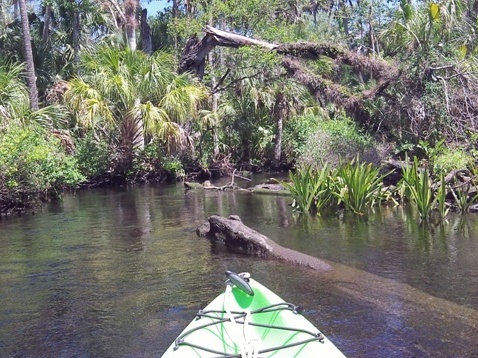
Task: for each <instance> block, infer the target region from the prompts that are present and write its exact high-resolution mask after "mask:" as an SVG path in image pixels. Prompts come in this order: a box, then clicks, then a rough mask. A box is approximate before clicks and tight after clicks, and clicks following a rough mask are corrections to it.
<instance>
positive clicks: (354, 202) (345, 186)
mask: <svg viewBox="0 0 478 358" xmlns="http://www.w3.org/2000/svg"><path fill="white" fill-rule="evenodd" d="M390 173H391V172H388V173H386V174H383V175H380V168H377V167H374V166H373V165H372V164H371V163H369V164H366V163H361V162H360V161H359V158H358V157H356V158H355V159H354V160H352V161H350V162H347V163H343V162H342V161H341V162H340V164H339V168H338V169H337V172H336V175H335V178H334V184H335V190H334V195H335V196H336V197H337V199H338V203H339V204H341V203H343V204H344V206H345V209H346V210H351V211H353V212H354V213H356V214H363V211H364V208H365V207H366V206H374V205H375V204H376V203H380V202H381V200H382V199H383V198H384V196H383V195H382V193H383V192H382V186H383V178H384V177H385V176H387V175H388V174H390Z"/></svg>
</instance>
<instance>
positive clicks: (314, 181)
mask: <svg viewBox="0 0 478 358" xmlns="http://www.w3.org/2000/svg"><path fill="white" fill-rule="evenodd" d="M331 171H332V169H331V166H330V165H329V164H328V163H323V164H322V166H321V168H320V169H314V168H313V167H312V165H307V166H304V167H302V168H298V169H297V170H296V172H289V179H290V182H284V181H281V184H282V185H283V186H284V187H286V188H287V189H288V190H289V191H290V192H291V194H292V197H293V198H294V201H293V203H292V207H293V208H294V209H295V210H298V211H303V212H319V211H320V210H321V209H322V208H323V207H325V206H326V205H328V204H329V202H330V199H331V198H332V193H331V191H330V189H329V186H330V174H331Z"/></svg>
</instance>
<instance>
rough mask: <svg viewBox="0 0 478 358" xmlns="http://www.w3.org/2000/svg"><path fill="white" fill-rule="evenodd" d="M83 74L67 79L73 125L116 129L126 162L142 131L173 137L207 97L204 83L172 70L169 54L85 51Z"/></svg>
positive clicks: (168, 139) (141, 143) (141, 139)
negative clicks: (152, 54)
mask: <svg viewBox="0 0 478 358" xmlns="http://www.w3.org/2000/svg"><path fill="white" fill-rule="evenodd" d="M82 73H83V74H82V75H81V76H78V77H76V78H75V79H73V80H72V81H70V89H69V90H68V92H67V93H66V97H65V98H66V102H67V104H69V105H70V107H71V109H72V110H73V112H74V117H75V119H76V122H77V125H78V126H79V127H81V128H84V129H86V130H102V131H106V132H108V133H119V140H118V141H117V145H118V146H119V147H120V149H121V152H122V153H123V158H122V159H123V164H124V165H125V166H126V167H128V166H130V165H131V160H132V158H133V156H134V155H135V153H136V151H137V150H139V149H141V148H142V147H143V146H144V143H145V139H144V138H145V135H149V136H152V137H156V138H159V139H160V140H162V141H163V142H164V143H165V144H167V145H171V144H172V143H174V142H176V141H177V140H178V138H179V137H180V134H181V131H182V129H181V126H180V125H181V124H182V123H184V122H185V121H188V120H193V119H194V118H195V117H196V115H197V111H198V106H199V104H200V103H201V102H202V101H203V100H205V99H206V98H207V92H206V90H205V88H204V87H203V86H201V85H200V84H199V83H197V82H195V81H194V80H192V79H191V78H190V77H189V76H188V75H187V74H183V75H178V74H176V73H175V72H174V71H173V70H172V63H171V57H170V56H168V55H166V54H164V53H158V54H155V55H154V56H147V55H145V54H143V53H141V52H139V51H130V50H118V49H112V48H101V49H99V50H98V51H95V52H94V53H90V54H88V55H86V56H84V58H83V61H82Z"/></svg>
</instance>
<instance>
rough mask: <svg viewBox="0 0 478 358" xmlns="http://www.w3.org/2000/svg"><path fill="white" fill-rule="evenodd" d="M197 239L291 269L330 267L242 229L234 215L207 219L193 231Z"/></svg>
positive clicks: (314, 258)
mask: <svg viewBox="0 0 478 358" xmlns="http://www.w3.org/2000/svg"><path fill="white" fill-rule="evenodd" d="M197 233H198V235H199V236H204V237H207V238H208V239H210V240H212V241H214V242H219V243H221V244H224V245H225V246H226V247H228V248H229V249H232V250H235V251H240V252H245V253H248V254H251V255H254V256H259V257H264V258H271V259H278V260H283V261H286V262H289V263H292V264H294V265H298V266H303V267H308V268H312V269H314V270H318V271H329V270H331V269H332V267H331V266H330V265H329V264H328V263H326V262H324V261H322V260H320V259H318V258H316V257H313V256H309V255H306V254H303V253H301V252H298V251H295V250H291V249H288V248H286V247H282V246H280V245H279V244H277V243H276V242H275V241H273V240H271V239H270V238H268V237H267V236H265V235H262V234H261V233H258V232H257V231H255V230H253V229H251V228H250V227H248V226H246V225H244V224H243V223H242V221H241V219H240V218H239V216H237V215H231V216H229V218H225V217H222V216H218V215H213V216H210V217H209V219H208V222H207V223H206V224H204V225H202V226H201V227H199V228H198V229H197Z"/></svg>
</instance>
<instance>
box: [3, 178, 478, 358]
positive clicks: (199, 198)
mask: <svg viewBox="0 0 478 358" xmlns="http://www.w3.org/2000/svg"><path fill="white" fill-rule="evenodd" d="M213 214H219V215H223V216H228V215H230V214H237V215H239V216H240V217H241V218H242V220H243V222H244V223H245V224H246V225H248V226H250V227H251V228H253V229H255V230H257V231H259V232H261V233H263V234H265V235H267V236H269V237H270V238H272V239H274V240H276V241H277V242H278V243H279V244H281V245H283V246H285V247H289V248H292V249H296V250H299V251H301V252H304V253H307V254H309V255H313V256H316V257H319V258H323V259H326V260H327V261H328V262H330V263H331V264H332V265H333V267H334V269H333V270H332V271H331V272H325V273H324V272H314V271H312V270H309V269H305V268H300V267H296V266H291V265H289V264H285V263H282V262H276V261H266V260H262V259H257V258H250V257H246V256H241V255H237V254H233V253H230V252H228V250H226V249H225V248H224V247H222V246H217V245H213V244H211V243H210V242H208V241H207V240H205V239H202V238H198V237H197V236H196V234H195V229H196V228H197V226H199V225H200V224H202V223H203V222H204V221H205V220H206V219H207V217H208V216H210V215H213ZM477 223H478V220H477V218H475V217H474V216H472V215H469V216H466V217H463V216H458V215H457V216H453V215H450V217H449V218H448V219H447V221H446V222H444V223H442V224H431V225H428V226H424V225H421V224H420V223H419V220H417V215H416V213H415V212H413V210H411V209H410V208H381V209H380V210H376V211H375V212H371V213H369V214H368V215H366V216H364V217H361V218H358V217H356V216H348V215H343V214H340V213H337V214H334V215H330V216H324V217H308V216H297V215H295V214H293V213H292V211H291V208H290V206H289V199H288V198H283V197H272V196H259V195H257V196H254V195H251V194H250V193H242V192H241V193H239V192H236V193H234V192H215V191H188V192H185V191H184V189H183V188H182V187H181V186H180V185H174V186H168V187H159V188H158V187H141V188H133V189H128V190H126V189H124V190H95V191H89V192H82V193H78V194H77V195H76V196H74V197H73V196H72V197H66V198H65V200H64V202H63V203H61V204H55V205H51V206H50V207H48V208H46V209H45V210H44V211H43V212H40V213H38V214H37V215H35V216H28V217H22V218H11V219H8V220H4V221H2V222H0V245H1V247H2V255H1V256H0V283H1V285H0V301H1V302H2V305H1V306H0V356H2V357H157V356H160V355H161V353H162V352H163V351H164V350H165V349H166V348H167V347H168V346H169V344H170V343H171V342H172V341H173V340H174V338H175V337H176V335H177V334H178V333H179V332H180V331H181V330H182V329H183V328H184V326H185V325H186V324H187V323H188V322H189V321H190V320H191V319H192V317H193V316H194V314H195V313H196V311H197V310H198V309H200V308H201V307H203V306H204V305H206V304H207V303H208V302H209V301H210V300H211V299H212V298H213V297H215V296H216V295H217V294H218V293H220V292H221V290H223V289H224V275H223V272H224V271H225V270H227V269H233V270H235V271H249V272H251V273H252V275H253V276H254V277H255V278H256V279H258V280H259V281H261V282H263V283H264V284H265V285H266V286H268V287H269V288H271V289H272V290H274V291H275V292H277V293H278V294H279V295H281V296H282V297H283V298H284V299H285V300H287V301H290V302H294V303H296V304H300V305H302V306H304V307H305V314H306V316H307V317H308V318H309V319H310V320H311V321H312V322H313V323H314V324H316V325H317V326H318V327H319V328H320V329H321V330H322V331H323V332H324V333H325V334H326V335H327V336H328V337H329V338H331V340H332V341H333V342H335V343H336V345H337V346H338V347H339V348H340V349H342V350H343V352H344V353H346V354H347V356H349V357H476V356H478V342H477V341H476V337H477V333H476V332H478V329H477V328H478V327H477V326H478V313H477V310H478V290H477V287H478V265H477V260H476V258H477V257H478V240H477V239H476V238H477V237H478V235H477V234H478V227H477Z"/></svg>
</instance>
